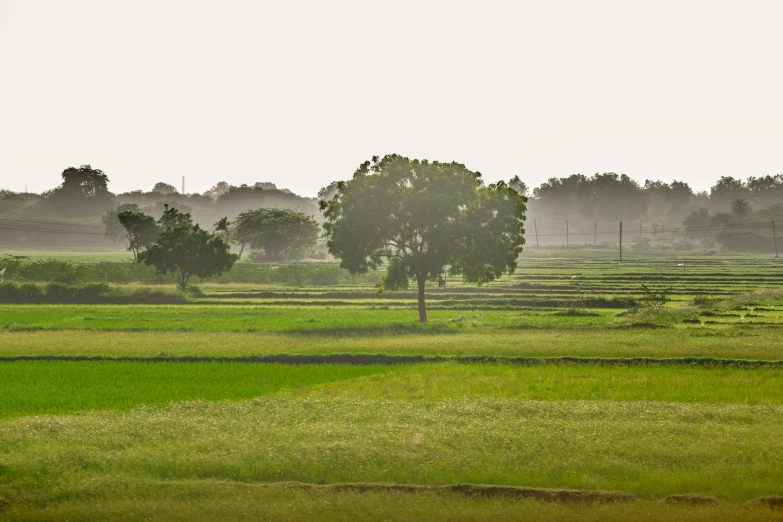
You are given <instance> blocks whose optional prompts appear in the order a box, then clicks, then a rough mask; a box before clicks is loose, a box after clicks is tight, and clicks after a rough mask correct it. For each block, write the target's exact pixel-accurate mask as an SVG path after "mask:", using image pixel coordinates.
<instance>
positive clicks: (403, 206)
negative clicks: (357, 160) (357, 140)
mask: <svg viewBox="0 0 783 522" xmlns="http://www.w3.org/2000/svg"><path fill="white" fill-rule="evenodd" d="M525 201H526V199H525V198H524V197H523V196H520V195H519V194H518V193H517V191H516V190H514V189H513V188H511V187H509V186H508V185H506V184H505V183H504V182H499V183H497V184H493V185H489V186H485V185H484V184H483V183H482V180H481V174H480V173H478V172H471V171H470V170H468V169H467V168H466V167H465V166H464V165H461V164H459V163H439V162H432V163H431V162H429V161H426V160H423V161H419V160H410V159H408V158H405V157H402V156H398V155H389V156H385V157H383V158H378V157H374V158H372V161H368V162H365V163H363V164H362V165H361V166H360V167H359V168H358V169H357V170H356V172H355V173H354V175H353V179H352V180H351V181H347V182H340V183H339V184H338V185H337V193H336V195H335V196H334V197H333V198H332V199H330V200H328V201H327V200H321V202H320V206H321V209H322V211H323V213H324V217H325V218H326V222H325V223H324V229H325V230H326V236H327V247H328V249H329V252H330V253H331V254H332V255H334V256H336V257H338V258H340V266H342V267H343V268H346V269H347V270H349V271H350V272H351V273H354V274H355V273H366V272H367V271H368V270H372V269H377V268H379V267H380V266H381V265H383V264H384V263H386V264H387V266H386V274H385V275H384V276H383V278H382V280H381V283H379V287H378V289H379V291H383V290H397V289H403V288H408V286H409V283H410V282H411V281H415V282H416V284H417V287H418V302H419V320H420V321H421V322H425V321H426V320H427V312H426V307H425V302H424V288H425V283H426V282H427V281H432V282H437V283H438V284H439V285H443V284H444V283H445V281H444V268H445V267H446V266H448V267H449V274H450V275H457V274H460V275H462V279H463V280H464V281H465V282H468V283H474V284H479V285H480V284H483V283H487V282H490V281H493V280H495V279H496V278H498V277H500V276H501V275H502V274H503V273H504V272H508V273H513V272H514V270H515V269H516V267H517V257H518V256H519V254H520V252H521V251H522V246H523V245H524V243H525V239H524V233H525V230H524V220H525Z"/></svg>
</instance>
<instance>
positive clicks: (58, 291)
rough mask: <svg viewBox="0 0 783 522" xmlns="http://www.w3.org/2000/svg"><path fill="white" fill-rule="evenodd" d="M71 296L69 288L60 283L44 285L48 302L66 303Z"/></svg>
mask: <svg viewBox="0 0 783 522" xmlns="http://www.w3.org/2000/svg"><path fill="white" fill-rule="evenodd" d="M72 296H73V292H72V291H71V289H70V288H68V287H67V286H65V285H64V284H62V283H49V284H48V285H46V297H47V298H48V300H50V301H67V300H68V298H70V297H72Z"/></svg>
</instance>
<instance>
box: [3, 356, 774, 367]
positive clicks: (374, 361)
mask: <svg viewBox="0 0 783 522" xmlns="http://www.w3.org/2000/svg"><path fill="white" fill-rule="evenodd" d="M25 361H66V362H67V361H72V362H101V361H108V362H144V363H167V362H168V363H176V362H180V363H201V362H219V363H248V364H253V363H255V364H284V365H301V364H350V365H357V366H369V365H384V366H394V365H408V364H425V363H447V362H455V363H460V364H507V365H518V366H545V365H594V366H626V367H643V366H694V367H706V368H783V360H763V359H760V360H756V359H722V358H714V357H665V358H655V357H627V358H624V357H571V356H563V357H504V356H489V355H475V356H473V355H388V354H354V353H343V354H340V353H335V354H323V355H320V354H269V355H251V356H236V357H229V356H225V357H223V356H199V355H181V356H176V355H152V356H108V355H10V356H0V363H4V362H6V363H11V362H25Z"/></svg>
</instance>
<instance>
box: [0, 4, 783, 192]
mask: <svg viewBox="0 0 783 522" xmlns="http://www.w3.org/2000/svg"><path fill="white" fill-rule="evenodd" d="M781 20H783V2H780V1H751V0H737V1H732V2H727V1H720V0H709V1H696V0H694V1H687V0H677V1H661V0H656V1H652V0H650V1H641V0H622V1H616V2H613V1H598V0H589V1H586V0H579V1H570V2H566V1H553V0H536V1H517V2H511V1H509V2H492V1H488V0H484V1H481V2H479V1H472V2H460V1H455V0H450V1H443V2H436V1H425V0H418V1H399V0H398V1H395V2H379V1H370V0H361V1H356V2H347V1H340V0H331V1H328V2H327V1H322V0H321V1H298V2H297V1H287V2H271V1H270V2H264V1H245V2H243V1H227V0H214V1H212V2H200V1H195V0H181V1H179V0H168V1H166V0H154V1H144V0H134V1H119V0H116V1H114V0H97V1H79V0H68V1H60V0H53V1H36V0H18V1H15V0H0V188H7V189H12V190H23V189H24V187H25V185H27V186H28V188H29V190H30V191H36V192H37V191H41V190H44V189H47V188H52V187H54V186H55V185H57V184H58V183H59V174H60V173H61V172H62V170H63V169H65V168H66V167H68V166H78V165H81V164H85V163H89V164H91V165H92V166H93V167H97V168H101V169H103V170H104V171H105V172H106V173H107V174H108V175H109V178H110V180H111V185H110V188H111V189H112V190H113V191H115V192H123V191H127V190H132V189H146V190H149V189H150V188H151V187H152V186H153V184H154V183H155V182H157V181H165V182H168V183H171V184H174V185H176V186H177V187H179V184H180V177H181V176H182V175H185V176H186V177H187V191H188V192H192V191H199V192H203V191H204V190H206V189H208V188H209V187H210V186H211V185H213V184H214V183H215V182H217V181H219V180H226V181H228V182H230V183H233V184H239V183H253V182H255V181H271V182H274V183H277V185H278V186H281V187H287V188H290V189H292V190H294V191H295V192H298V193H301V194H304V195H315V193H316V192H317V191H318V189H319V188H320V187H321V186H324V185H326V184H327V183H329V182H330V181H332V180H334V179H349V178H350V176H351V175H352V173H353V171H354V170H355V169H356V167H357V166H358V165H359V164H360V163H361V162H363V161H365V160H367V159H370V157H372V156H373V155H376V154H377V155H383V154H387V153H392V152H396V153H399V154H403V155H406V156H410V157H416V158H428V159H431V160H440V161H452V160H454V161H460V162H462V163H465V164H466V165H467V166H468V167H469V168H471V169H475V170H479V171H481V172H482V173H483V174H484V178H485V180H487V181H495V180H497V179H508V178H510V177H511V176H513V175H515V174H518V175H520V176H521V177H522V178H523V179H525V180H526V181H527V182H528V183H529V184H530V185H531V186H535V185H538V184H539V183H541V182H542V181H545V180H546V179H547V178H549V177H551V176H566V175H569V174H572V173H576V172H581V173H584V174H592V173H594V172H607V171H615V172H624V173H627V174H629V175H631V176H632V177H634V178H635V179H637V180H640V181H643V180H644V179H645V178H655V179H663V180H666V181H670V180H672V179H675V178H676V179H681V180H686V181H688V182H689V183H691V184H692V186H694V187H695V188H697V189H706V188H708V187H709V186H710V185H711V184H712V183H713V182H714V181H715V180H716V179H717V178H718V177H719V176H721V175H734V176H739V177H743V178H744V177H747V176H749V175H757V176H758V175H766V174H774V173H779V172H783V67H781V55H782V54H783V53H781V51H783V31H781V29H780V24H781Z"/></svg>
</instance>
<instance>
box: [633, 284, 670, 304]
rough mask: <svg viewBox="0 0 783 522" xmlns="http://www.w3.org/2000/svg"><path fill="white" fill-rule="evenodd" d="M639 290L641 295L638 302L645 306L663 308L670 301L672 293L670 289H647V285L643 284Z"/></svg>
mask: <svg viewBox="0 0 783 522" xmlns="http://www.w3.org/2000/svg"><path fill="white" fill-rule="evenodd" d="M640 290H641V291H642V294H643V295H642V297H641V298H640V299H639V301H641V302H642V304H644V305H646V306H663V305H665V304H666V303H668V302H669V301H671V300H672V298H671V297H669V295H670V294H671V292H672V289H671V288H661V289H660V290H658V291H656V290H655V289H652V288H649V287H648V286H647V285H644V284H643V285H642V286H641V287H640Z"/></svg>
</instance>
